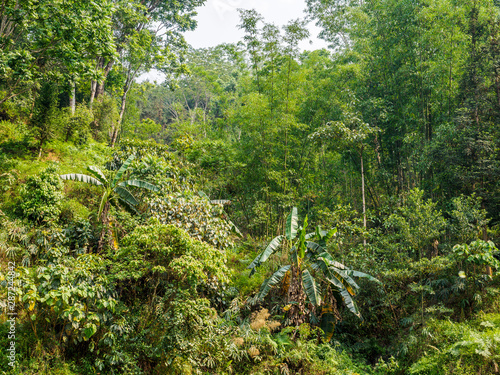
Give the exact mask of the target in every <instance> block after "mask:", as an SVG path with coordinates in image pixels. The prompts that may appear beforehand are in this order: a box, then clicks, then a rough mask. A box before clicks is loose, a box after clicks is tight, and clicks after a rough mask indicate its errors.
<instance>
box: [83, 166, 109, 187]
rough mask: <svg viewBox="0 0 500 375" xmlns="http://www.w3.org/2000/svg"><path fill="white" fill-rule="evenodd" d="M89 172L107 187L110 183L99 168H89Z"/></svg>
mask: <svg viewBox="0 0 500 375" xmlns="http://www.w3.org/2000/svg"><path fill="white" fill-rule="evenodd" d="M87 170H88V171H89V172H90V173H92V174H93V175H94V176H95V177H96V178H97V179H98V180H99V181H101V182H102V183H103V185H106V184H107V183H108V180H107V179H106V176H105V175H104V173H103V172H102V171H101V170H100V169H99V168H98V167H96V166H94V165H91V166H90V167H87Z"/></svg>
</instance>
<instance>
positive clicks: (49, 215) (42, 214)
mask: <svg viewBox="0 0 500 375" xmlns="http://www.w3.org/2000/svg"><path fill="white" fill-rule="evenodd" d="M21 198H22V203H21V210H22V212H23V216H24V217H26V218H27V219H29V220H30V221H33V222H36V223H42V222H50V221H53V220H55V219H57V218H58V217H59V214H60V213H61V201H62V198H63V183H62V180H61V179H60V178H59V176H58V174H57V173H56V168H55V167H54V166H50V167H48V168H47V169H45V170H44V171H42V172H41V173H40V174H39V175H36V176H31V177H28V179H27V180H26V184H25V185H24V186H23V188H22V189H21Z"/></svg>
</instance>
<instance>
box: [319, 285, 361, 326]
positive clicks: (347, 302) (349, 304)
mask: <svg viewBox="0 0 500 375" xmlns="http://www.w3.org/2000/svg"><path fill="white" fill-rule="evenodd" d="M326 279H327V280H328V281H329V282H330V283H332V284H333V285H334V286H335V287H336V289H337V290H338V292H339V293H340V295H341V296H342V299H343V300H344V303H345V305H346V307H347V308H348V309H349V310H350V311H351V312H352V313H353V314H354V315H356V316H358V317H359V318H361V314H360V313H359V311H358V308H357V306H356V304H355V303H354V300H353V299H352V296H351V294H350V293H349V292H348V291H347V289H346V288H345V287H344V285H343V284H342V283H341V282H340V281H339V280H337V279H336V278H331V279H330V278H328V277H327V278H326Z"/></svg>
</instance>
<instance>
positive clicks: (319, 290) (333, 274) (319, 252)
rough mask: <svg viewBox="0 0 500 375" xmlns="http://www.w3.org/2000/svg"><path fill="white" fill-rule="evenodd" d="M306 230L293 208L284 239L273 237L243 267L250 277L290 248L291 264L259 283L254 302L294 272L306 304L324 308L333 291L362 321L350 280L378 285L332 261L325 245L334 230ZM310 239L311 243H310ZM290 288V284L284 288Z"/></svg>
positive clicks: (370, 278) (353, 283) (355, 290)
mask: <svg viewBox="0 0 500 375" xmlns="http://www.w3.org/2000/svg"><path fill="white" fill-rule="evenodd" d="M307 226H308V223H307V216H306V217H305V219H304V222H303V224H302V227H301V228H299V219H298V213H297V208H296V207H293V208H292V212H291V213H290V214H289V215H288V217H287V220H286V226H285V235H280V236H278V237H275V238H274V239H273V240H272V241H271V242H270V243H269V244H268V245H267V246H266V248H265V249H264V250H263V251H262V252H261V253H260V254H259V255H258V256H257V257H256V258H255V259H254V260H253V261H252V263H251V264H250V265H249V266H248V267H247V268H248V269H250V270H251V271H250V276H252V275H253V274H254V273H255V272H256V270H257V268H258V267H259V266H260V265H262V264H263V263H264V262H266V261H267V260H268V259H269V258H270V257H271V256H272V255H273V254H275V253H276V252H277V251H278V250H279V249H280V248H281V247H282V244H283V243H284V242H285V241H287V242H288V243H289V244H290V245H291V246H289V259H290V263H291V264H289V265H285V266H282V267H280V268H279V269H278V270H277V271H276V272H274V273H273V274H272V275H271V277H269V278H268V279H266V280H265V281H264V282H263V283H262V285H261V288H260V290H259V293H258V294H257V300H263V299H264V298H265V297H266V295H267V294H268V293H269V291H270V290H271V289H272V288H273V287H274V286H276V285H278V284H279V283H280V282H281V281H282V280H283V279H284V278H285V276H286V275H287V274H289V273H290V272H291V270H292V269H293V268H295V269H296V270H298V272H297V277H296V282H301V283H302V288H301V289H302V290H303V292H304V293H305V295H306V297H307V300H308V301H309V303H311V304H312V305H315V306H317V307H321V306H324V305H325V304H326V302H327V301H328V300H329V299H328V297H329V296H328V293H329V291H331V290H333V291H335V292H337V293H338V294H339V295H340V296H341V297H342V300H343V301H344V304H345V305H346V307H347V308H348V309H349V310H350V311H351V312H352V313H353V314H354V315H356V316H358V317H359V318H360V319H362V317H361V313H360V312H359V309H358V308H357V306H356V303H355V301H354V299H353V297H354V296H355V295H356V293H357V290H358V289H359V286H358V284H357V283H356V282H355V281H354V279H353V277H364V278H367V279H369V280H371V281H375V282H379V281H378V280H377V279H375V278H374V277H372V276H370V275H368V274H366V273H363V272H360V271H354V270H351V269H349V268H347V267H346V266H344V265H343V264H341V263H339V262H337V261H335V260H334V259H333V258H332V256H331V255H330V253H329V252H328V251H327V250H326V248H325V247H326V243H327V241H328V240H330V239H331V238H333V237H334V236H335V234H336V232H337V229H336V228H334V229H331V230H329V231H323V230H321V228H320V227H319V226H318V227H316V228H315V231H314V232H311V233H306V230H307ZM312 239H314V240H315V241H312ZM290 286H291V284H290V285H289V286H288V288H290ZM293 302H294V301H292V303H293Z"/></svg>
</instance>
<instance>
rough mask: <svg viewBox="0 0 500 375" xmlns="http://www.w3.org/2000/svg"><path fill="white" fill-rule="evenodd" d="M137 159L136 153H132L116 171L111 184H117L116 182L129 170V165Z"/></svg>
mask: <svg viewBox="0 0 500 375" xmlns="http://www.w3.org/2000/svg"><path fill="white" fill-rule="evenodd" d="M134 159H135V155H134V154H132V155H130V156H129V157H128V158H127V160H125V162H124V163H123V164H122V166H121V167H120V169H119V170H118V172H116V175H115V178H114V179H113V182H112V183H111V186H113V187H114V186H116V183H117V182H118V181H120V178H122V176H123V174H124V173H125V172H126V171H127V169H128V167H129V166H130V164H131V163H132V161H133V160H134Z"/></svg>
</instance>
